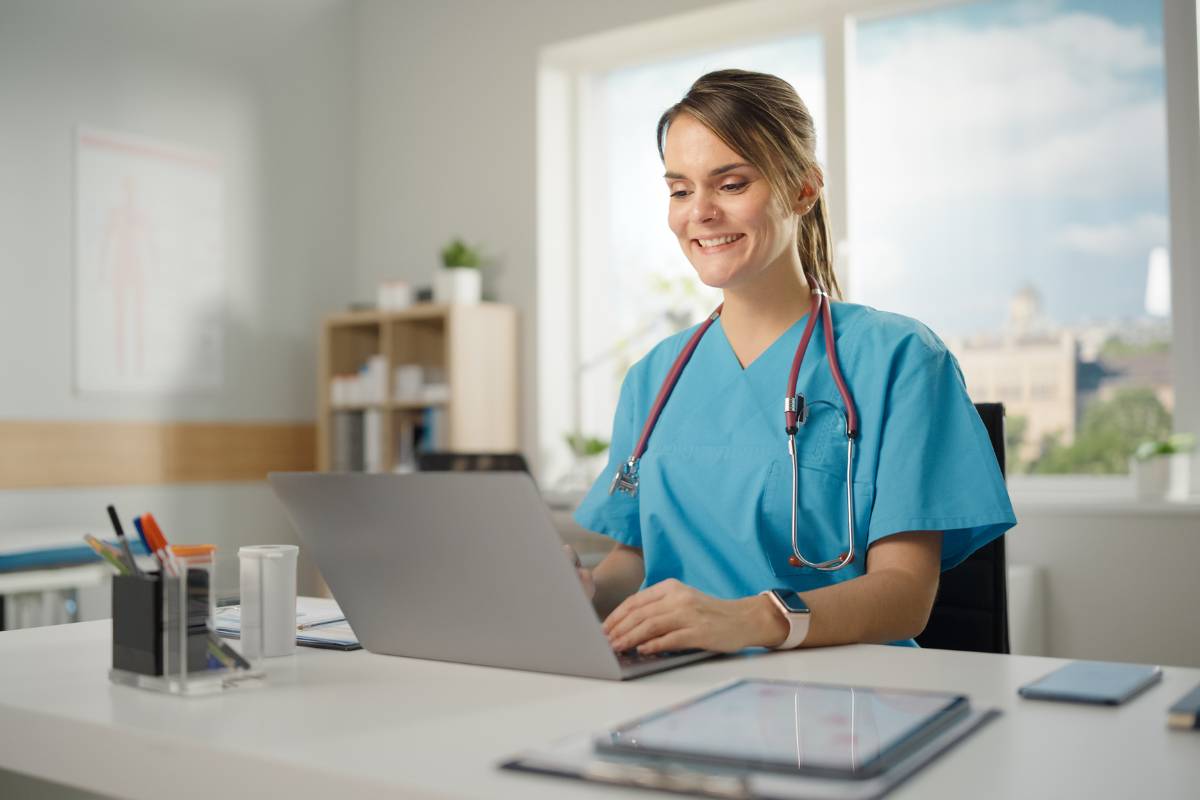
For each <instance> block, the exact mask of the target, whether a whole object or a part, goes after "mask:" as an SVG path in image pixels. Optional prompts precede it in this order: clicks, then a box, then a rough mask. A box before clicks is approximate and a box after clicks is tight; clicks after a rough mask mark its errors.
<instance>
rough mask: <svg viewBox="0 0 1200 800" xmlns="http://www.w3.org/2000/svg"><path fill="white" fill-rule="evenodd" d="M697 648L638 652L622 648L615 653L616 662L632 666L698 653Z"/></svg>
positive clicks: (623, 665)
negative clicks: (622, 649)
mask: <svg viewBox="0 0 1200 800" xmlns="http://www.w3.org/2000/svg"><path fill="white" fill-rule="evenodd" d="M698 652H699V650H696V649H694V648H693V649H691V650H665V651H663V652H661V653H639V652H638V651H637V650H624V651H622V652H620V653H617V663H618V664H620V665H621V666H622V667H634V666H637V665H638V664H646V663H650V662H653V661H662V660H663V659H664V658H671V657H673V656H683V655H687V654H688V653H698Z"/></svg>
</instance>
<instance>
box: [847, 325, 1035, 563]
mask: <svg viewBox="0 0 1200 800" xmlns="http://www.w3.org/2000/svg"><path fill="white" fill-rule="evenodd" d="M906 358H907V359H908V361H907V362H905V363H903V364H902V365H901V366H900V368H899V369H897V370H896V371H895V375H894V378H893V380H892V382H891V385H890V387H889V389H888V399H887V406H886V410H885V413H884V417H883V419H884V423H883V431H882V438H881V440H880V445H879V458H878V465H877V468H876V474H875V505H874V507H873V509H872V512H871V522H870V525H869V528H868V533H867V543H868V546H869V545H870V544H871V543H873V542H876V541H878V540H880V539H882V538H884V537H886V536H890V535H892V534H895V533H901V532H904V531H921V530H929V531H942V570H943V571H944V570H947V569H950V568H951V567H953V566H955V565H957V564H959V563H960V562H962V561H963V559H965V558H966V557H967V556H969V555H970V554H971V553H973V552H974V551H975V550H976V549H978V548H979V547H982V546H983V545H985V544H987V543H988V542H990V541H991V540H993V539H995V538H996V537H998V536H1000V535H1001V534H1003V533H1004V532H1005V531H1006V530H1008V529H1009V528H1011V527H1012V526H1013V525H1015V524H1016V521H1017V520H1016V517H1015V515H1014V514H1013V510H1012V503H1011V502H1010V500H1009V497H1008V490H1007V488H1006V487H1005V485H1004V476H1003V475H1002V474H1001V473H1000V465H999V462H998V460H997V459H996V453H995V450H993V448H992V444H991V441H990V440H989V439H988V434H987V429H986V428H984V426H983V421H982V420H981V419H980V417H979V412H978V411H976V409H975V406H974V405H973V404H972V402H971V398H970V397H969V396H968V395H967V389H966V385H965V383H964V382H963V378H962V373H961V371H960V370H959V366H958V362H957V361H956V360H955V358H954V356H953V355H952V354H951V353H950V352H949V351H947V350H945V349H936V350H932V351H931V350H928V349H923V348H922V349H921V351H920V353H919V354H912V355H909V356H906Z"/></svg>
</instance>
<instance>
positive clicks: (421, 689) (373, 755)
mask: <svg viewBox="0 0 1200 800" xmlns="http://www.w3.org/2000/svg"><path fill="white" fill-rule="evenodd" d="M109 631H110V628H109V622H108V621H98V622H83V623H78V624H74V625H61V626H58V627H53V628H34V629H29V630H19V631H9V632H6V633H0V677H2V678H3V680H0V768H3V769H8V770H13V771H16V772H22V773H27V774H32V775H35V776H38V777H40V778H44V779H48V780H53V781H56V782H59V783H65V784H68V785H72V786H81V787H87V788H90V789H92V790H93V791H97V792H101V793H106V794H112V795H116V796H121V797H135V798H161V797H166V796H170V797H173V798H203V800H212V798H213V797H216V796H219V793H218V792H217V791H214V788H213V783H214V782H221V783H223V784H225V785H227V786H228V787H229V788H230V789H231V790H232V794H230V795H228V796H235V797H251V796H267V797H272V798H276V800H290V798H304V797H325V798H328V797H336V798H339V800H342V799H345V798H358V797H367V798H374V797H380V798H382V797H388V798H395V797H406V798H408V797H528V798H534V799H535V800H537V798H546V799H547V800H549V799H550V798H555V799H557V798H562V797H581V798H586V797H602V796H603V797H618V796H620V797H624V798H635V797H653V796H654V795H648V794H634V793H632V792H631V791H630V790H622V789H615V788H604V787H596V786H590V785H585V784H581V783H577V782H573V781H568V780H561V779H555V778H548V777H540V776H533V775H522V774H516V773H512V772H507V771H500V770H498V769H496V767H495V765H496V764H497V762H499V761H500V760H501V759H503V758H504V757H506V756H509V755H511V754H513V753H514V752H516V751H519V750H522V749H523V748H525V747H526V746H530V745H534V744H539V743H543V742H547V741H551V740H554V739H557V738H559V737H561V736H565V735H568V734H571V733H575V732H577V731H581V730H592V729H598V728H601V727H603V726H604V725H605V724H606V723H611V722H618V721H622V720H625V719H628V718H630V717H633V716H636V715H638V714H642V713H644V712H647V711H649V710H651V709H654V708H658V707H659V706H662V705H663V704H665V703H670V702H673V701H676V700H680V699H683V698H686V697H689V696H692V695H696V694H699V693H701V692H703V691H705V690H707V689H709V688H710V687H713V686H715V685H717V684H719V683H721V682H724V681H726V680H728V679H730V678H734V677H740V676H761V677H775V678H791V679H804V680H816V681H825V682H836V683H854V684H861V685H878V686H895V687H909V688H920V689H948V690H956V691H961V692H965V693H967V694H969V695H970V696H971V699H972V700H973V701H974V703H975V704H976V705H978V706H980V707H984V706H994V707H999V708H1001V709H1003V711H1004V712H1005V713H1004V715H1003V716H1002V717H1001V718H999V719H998V720H996V721H993V722H992V723H990V724H988V725H987V726H985V727H984V728H983V729H982V730H980V731H978V732H977V733H975V734H974V735H972V736H971V737H970V738H968V739H967V740H966V741H965V742H963V743H961V744H960V745H959V746H958V747H956V748H955V749H953V750H952V751H951V752H950V753H948V754H946V755H945V756H943V757H942V758H941V759H939V760H938V761H935V762H934V763H933V764H932V765H931V766H930V767H929V768H927V769H926V770H924V771H923V772H921V773H919V774H918V775H917V776H916V777H915V778H914V779H913V780H911V781H909V782H908V783H906V784H904V785H902V786H901V787H900V788H899V789H898V790H897V791H896V792H895V793H894V794H893V795H891V797H895V798H961V797H970V798H972V799H973V800H974V799H975V798H1022V800H1024V798H1032V797H1054V798H1062V797H1137V798H1145V799H1146V800H1149V798H1165V797H1196V796H1198V791H1200V788H1198V787H1200V732H1190V731H1172V730H1169V729H1168V728H1167V727H1166V714H1165V710H1166V708H1167V706H1168V705H1170V704H1171V703H1172V702H1174V701H1175V700H1176V699H1177V698H1178V697H1179V696H1181V695H1182V694H1183V693H1184V692H1185V691H1187V690H1189V689H1191V688H1192V687H1193V686H1194V685H1196V684H1197V683H1200V669H1185V668H1166V670H1165V672H1166V675H1165V678H1164V680H1163V682H1162V683H1161V684H1160V685H1158V686H1156V687H1154V688H1152V689H1150V690H1149V691H1147V692H1146V693H1145V694H1143V695H1142V696H1140V697H1138V698H1137V699H1135V700H1134V701H1132V702H1131V703H1129V704H1127V705H1126V706H1123V707H1120V708H1116V709H1109V708H1099V707H1091V706H1077V705H1066V704H1059V703H1045V702H1035V701H1027V700H1021V699H1020V698H1019V697H1018V696H1017V694H1016V691H1017V687H1018V686H1019V685H1020V684H1022V683H1024V682H1026V681H1028V680H1030V679H1033V678H1036V677H1038V676H1040V675H1042V674H1044V673H1046V672H1048V671H1050V670H1051V669H1053V668H1054V667H1056V666H1058V665H1059V664H1061V663H1063V662H1062V661H1059V660H1056V659H1048V658H1034V657H1028V656H990V655H981V654H975V653H956V652H948V651H935V650H926V651H922V650H910V649H907V648H897V647H884V646H857V647H843V648H830V649H824V650H813V651H806V652H798V653H773V654H764V655H757V656H747V657H740V658H735V659H729V660H722V661H713V662H705V663H701V664H696V665H692V666H688V667H683V668H681V669H677V670H671V671H668V672H664V673H660V674H658V675H653V676H649V677H646V678H641V679H639V680H636V681H632V682H629V683H613V682H606V681H599V680H588V679H583V678H567V677H560V676H554V675H541V674H537V673H529V672H515V671H510V670H501V669H489V668H484V667H472V666H464V665H458V664H442V663H437V662H430V661H420V660H413V659H402V658H392V657H387V656H377V655H373V654H371V653H367V652H364V651H358V652H353V653H342V652H333V651H322V650H313V649H308V648H299V652H298V653H297V654H296V656H295V657H290V658H283V659H272V660H269V661H268V662H267V664H268V674H269V683H268V684H267V685H265V686H263V687H261V688H255V689H245V690H243V689H236V690H233V691H229V692H225V693H223V694H221V695H218V696H215V697H207V698H205V697H201V698H177V697H166V696H159V695H155V694H152V693H149V692H143V691H139V690H136V689H131V688H127V687H121V686H113V685H111V684H110V683H109V682H108V678H107V669H108V664H109V657H110V655H109ZM121 765H124V768H118V767H120V766H121ZM659 796H661V797H667V796H668V795H659Z"/></svg>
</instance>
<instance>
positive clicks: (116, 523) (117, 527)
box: [108, 505, 142, 575]
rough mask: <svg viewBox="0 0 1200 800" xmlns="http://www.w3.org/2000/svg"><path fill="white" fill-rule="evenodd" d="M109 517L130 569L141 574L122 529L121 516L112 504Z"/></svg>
mask: <svg viewBox="0 0 1200 800" xmlns="http://www.w3.org/2000/svg"><path fill="white" fill-rule="evenodd" d="M108 518H109V519H110V520H112V526H113V530H114V531H116V532H117V541H118V542H120V544H121V552H122V553H123V554H124V556H125V561H126V563H127V564H129V571H130V572H132V573H133V574H134V575H141V574H142V571H141V570H140V569H138V565H137V562H136V561H134V560H133V551H132V550H130V549H129V542H128V540H126V538H125V531H124V530H122V529H121V518H120V517H118V516H117V509H116V508H115V507H113V506H112V505H109V507H108Z"/></svg>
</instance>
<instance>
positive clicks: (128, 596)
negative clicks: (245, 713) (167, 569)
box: [112, 570, 211, 676]
mask: <svg viewBox="0 0 1200 800" xmlns="http://www.w3.org/2000/svg"><path fill="white" fill-rule="evenodd" d="M209 577H210V575H209V573H208V572H206V571H203V570H186V571H185V573H184V574H183V575H181V576H170V575H163V574H162V573H161V572H150V573H145V574H143V575H116V576H114V577H113V582H112V615H113V623H112V626H113V627H112V632H113V635H112V666H113V669H119V670H125V671H126V672H134V673H137V674H139V675H154V676H163V675H177V674H179V673H180V672H181V671H182V670H180V665H181V664H184V663H186V664H187V670H186V671H187V672H199V671H202V670H206V669H208V641H209V597H210V595H211V586H210V582H209ZM181 609H182V611H181Z"/></svg>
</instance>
